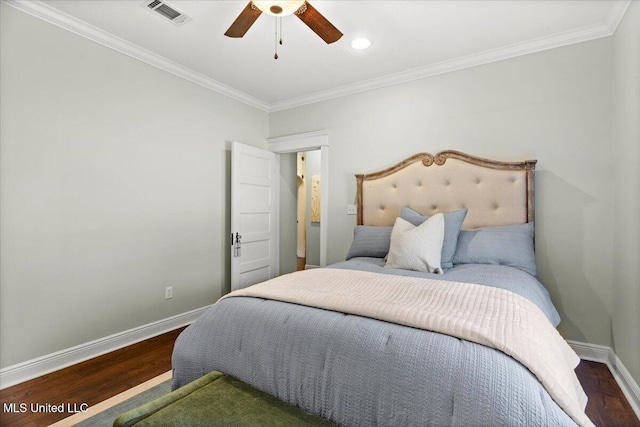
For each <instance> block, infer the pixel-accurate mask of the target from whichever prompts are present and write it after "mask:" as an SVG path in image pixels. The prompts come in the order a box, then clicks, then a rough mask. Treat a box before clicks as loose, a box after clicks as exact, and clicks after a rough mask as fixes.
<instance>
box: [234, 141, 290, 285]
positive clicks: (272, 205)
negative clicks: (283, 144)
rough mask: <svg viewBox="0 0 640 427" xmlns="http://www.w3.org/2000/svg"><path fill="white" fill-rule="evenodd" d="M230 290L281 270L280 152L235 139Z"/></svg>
mask: <svg viewBox="0 0 640 427" xmlns="http://www.w3.org/2000/svg"><path fill="white" fill-rule="evenodd" d="M231 163H232V166H231V236H230V237H231V239H230V240H231V290H232V291H234V290H236V289H241V288H246V287H247V286H251V285H253V284H255V283H259V282H263V281H265V280H268V279H271V278H272V277H275V276H276V275H277V274H278V267H279V265H278V263H279V254H278V211H279V207H278V204H279V202H280V200H279V193H278V192H279V184H280V180H279V177H280V168H279V164H278V159H277V155H276V154H275V153H273V152H271V151H266V150H261V149H259V148H256V147H252V146H250V145H245V144H240V143H238V142H234V143H233V148H232V152H231Z"/></svg>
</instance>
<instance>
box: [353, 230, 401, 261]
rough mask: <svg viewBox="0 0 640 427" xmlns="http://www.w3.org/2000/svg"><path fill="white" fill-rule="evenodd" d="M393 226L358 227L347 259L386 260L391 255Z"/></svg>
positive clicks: (354, 231)
mask: <svg viewBox="0 0 640 427" xmlns="http://www.w3.org/2000/svg"><path fill="white" fill-rule="evenodd" d="M391 230H393V227H391V226H379V227H378V226H373V225H356V227H355V228H354V229H353V242H351V247H350V248H349V252H348V253H347V258H346V259H348V260H349V259H351V258H354V257H373V258H384V257H386V256H387V253H389V243H390V241H391Z"/></svg>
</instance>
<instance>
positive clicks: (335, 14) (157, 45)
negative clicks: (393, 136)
mask: <svg viewBox="0 0 640 427" xmlns="http://www.w3.org/2000/svg"><path fill="white" fill-rule="evenodd" d="M168 3H169V4H170V5H173V6H175V7H176V8H177V9H179V10H180V11H182V12H183V13H185V14H187V15H189V16H190V17H191V18H192V19H193V20H192V21H190V22H188V23H186V24H184V25H182V26H176V25H174V24H172V23H171V22H169V21H168V20H166V19H164V18H162V17H160V16H158V15H157V14H156V13H153V12H151V11H149V10H147V9H146V8H145V7H144V5H143V1H142V0H51V1H47V2H40V1H34V0H9V4H11V5H13V6H15V7H18V8H20V9H22V10H25V11H27V12H29V13H31V14H33V15H35V16H38V17H40V18H43V19H46V20H47V21H49V22H52V23H54V24H56V25H60V26H63V27H65V28H67V29H70V30H71V31H74V32H77V33H79V34H82V35H84V36H86V37H89V38H92V39H93V40H96V41H98V42H100V43H103V44H105V45H107V46H110V47H112V48H114V49H117V50H119V51H121V52H124V53H126V54H129V55H131V56H134V57H137V58H140V59H142V60H144V61H146V62H149V63H151V64H153V65H155V66H159V67H162V68H164V69H167V70H168V71H170V72H173V73H175V74H178V75H181V76H183V77H185V78H188V79H190V80H193V81H196V82H197V83H199V84H202V85H204V86H207V87H209V88H211V89H213V90H217V91H219V92H221V93H225V94H227V95H229V96H232V97H234V98H236V99H240V100H242V101H243V102H246V103H249V104H251V105H254V106H256V107H258V108H261V109H263V110H265V111H276V110H279V109H284V108H288V107H291V106H296V105H302V104H306V103H309V102H315V101H318V100H322V99H328V98H332V97H336V96H341V95H345V94H349V93H355V92H359V91H363V90H368V89H372V88H375V87H382V86H386V85H389V84H394V83H398V82H402V81H407V80H412V79H416V78H422V77H426V76H429V75H434V74H439V73H442V72H447V71H451V70H455V69H460V68H465V67H469V66H473V65H478V64H482V63H487V62H492V61H495V60H500V59H505V58H509V57H513V56H518V55H522V54H526V53H531V52H536V51H540V50H544V49H548V48H552V47H558V46H562V45H567V44H571V43H576V42H580V41H585V40H590V39H594V38H598V37H605V36H608V35H611V34H612V33H613V32H614V31H615V28H616V27H617V25H618V23H619V22H620V20H621V18H622V16H623V15H624V12H625V11H626V8H627V6H628V4H629V1H628V0H623V1H617V0H604V1H596V0H569V1H560V0H542V1H531V0H515V1H509V0H499V1H484V0H476V1H418V0H413V1H381V0H376V1H363V0H362V1H346V0H341V1H323V0H315V1H312V2H311V3H312V4H313V5H314V6H315V8H316V9H318V11H319V12H320V13H322V14H323V15H324V16H325V17H326V18H327V19H329V20H330V21H331V22H332V23H333V24H334V25H335V26H336V27H338V29H340V30H341V31H342V32H343V33H344V37H343V38H342V39H340V40H339V41H338V42H336V43H333V44H331V45H327V44H325V43H324V42H323V41H322V40H321V39H320V38H319V37H318V36H317V35H316V34H315V33H313V32H312V31H311V30H310V29H309V28H307V27H306V26H305V25H304V24H303V23H302V21H300V20H299V19H297V18H296V17H294V16H289V17H285V18H283V37H284V45H283V46H281V47H279V49H278V54H279V59H278V60H274V59H273V53H274V24H275V22H274V20H275V18H273V17H271V16H268V15H265V14H263V15H262V16H260V17H259V18H258V20H257V21H256V23H255V24H254V25H253V26H252V27H251V28H250V29H249V31H248V32H247V34H246V35H245V36H244V37H243V38H241V39H231V38H228V37H225V36H224V32H225V31H226V30H227V28H228V27H229V25H230V24H231V23H232V22H233V20H234V19H235V18H236V16H237V15H238V14H239V13H240V11H241V10H242V9H243V8H244V7H245V5H246V4H247V1H246V0H239V1H236V0H226V1H204V0H196V1H194V0H168ZM360 36H366V37H367V38H369V39H370V40H371V42H372V45H371V47H370V48H369V49H367V50H365V51H355V50H353V49H351V47H350V42H351V40H353V39H354V38H356V37H360Z"/></svg>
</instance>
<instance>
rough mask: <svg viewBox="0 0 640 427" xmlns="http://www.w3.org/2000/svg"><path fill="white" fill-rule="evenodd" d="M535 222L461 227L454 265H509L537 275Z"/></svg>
mask: <svg viewBox="0 0 640 427" xmlns="http://www.w3.org/2000/svg"><path fill="white" fill-rule="evenodd" d="M533 236H534V227H533V223H532V222H530V223H528V224H520V225H507V226H504V227H484V228H476V229H474V230H460V236H459V237H458V248H457V249H456V254H455V256H454V257H453V263H454V264H498V265H508V266H510V267H515V268H519V269H520V270H523V271H526V272H527V273H529V274H531V275H532V276H534V277H535V276H536V274H537V271H536V256H535V250H534V243H533Z"/></svg>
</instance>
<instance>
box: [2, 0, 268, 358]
mask: <svg viewBox="0 0 640 427" xmlns="http://www.w3.org/2000/svg"><path fill="white" fill-rule="evenodd" d="M1 8H2V9H1V19H2V21H1V25H0V28H1V43H2V44H1V46H0V51H1V55H2V56H1V70H0V72H1V81H0V85H1V87H2V98H1V99H2V105H1V116H0V119H1V121H2V126H1V128H2V130H1V132H2V133H1V135H0V141H1V145H0V153H1V156H0V161H1V164H0V190H1V197H2V200H1V211H0V220H1V222H0V227H1V228H0V232H1V236H2V239H1V247H0V254H1V255H0V281H1V288H0V289H1V296H0V313H1V314H0V316H1V317H0V324H1V325H2V333H1V342H0V349H1V353H0V359H1V366H2V367H6V366H10V365H13V364H15V363H18V362H23V361H26V360H29V359H32V358H35V357H39V356H43V355H46V354H50V353H53V352H56V351H59V350H62V349H66V348H69V347H72V346H75V345H79V344H83V343H86V342H89V341H92V340H95V339H98V338H102V337H105V336H109V335H111V334H114V333H118V332H122V331H125V330H128V329H131V328H134V327H138V326H140V325H144V324H147V323H150V322H153V321H157V320H160V319H165V318H167V317H170V316H173V315H177V314H181V313H184V312H187V311H190V310H193V309H197V308H200V307H203V306H205V305H207V304H211V303H213V302H214V301H215V300H216V299H217V298H218V297H219V296H220V295H221V294H222V293H223V292H224V291H225V289H228V280H226V279H227V277H228V275H229V271H228V267H227V266H228V265H229V259H228V250H227V236H228V233H229V227H230V226H229V214H228V207H229V185H230V184H229V178H228V173H229V166H230V152H229V151H228V149H229V147H228V142H229V141H231V140H238V141H242V142H245V143H249V144H254V145H257V146H263V147H266V143H265V142H264V141H265V138H266V137H267V133H268V115H267V114H266V113H264V112H262V111H259V110H256V109H254V108H252V107H248V106H246V105H244V104H242V103H240V102H237V101H234V100H232V99H230V98H227V97H224V96H222V95H219V94H217V93H214V92H212V91H210V90H207V89H205V88H203V87H200V86H198V85H195V84H193V83H190V82H187V81H186V80H183V79H181V78H178V77H176V76H173V75H171V74H169V73H167V72H165V71H161V70H159V69H156V68H153V67H151V66H148V65H146V64H144V63H142V62H140V61H138V60H135V59H132V58H130V57H128V56H125V55H122V54H120V53H117V52H115V51H113V50H111V49H108V48H106V47H103V46H101V45H98V44H96V43H93V42H91V41H89V40H87V39H84V38H82V37H79V36H77V35H75V34H72V33H71V32H68V31H65V30H62V29H60V28H57V27H55V26H52V25H49V24H47V23H45V22H43V21H40V20H38V19H36V18H33V17H30V16H28V15H26V14H23V13H22V12H19V11H17V10H15V9H14V8H12V7H9V6H7V5H5V4H4V3H2V6H1ZM166 286H173V287H174V297H173V299H172V300H168V301H165V299H164V288H165V287H166Z"/></svg>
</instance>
